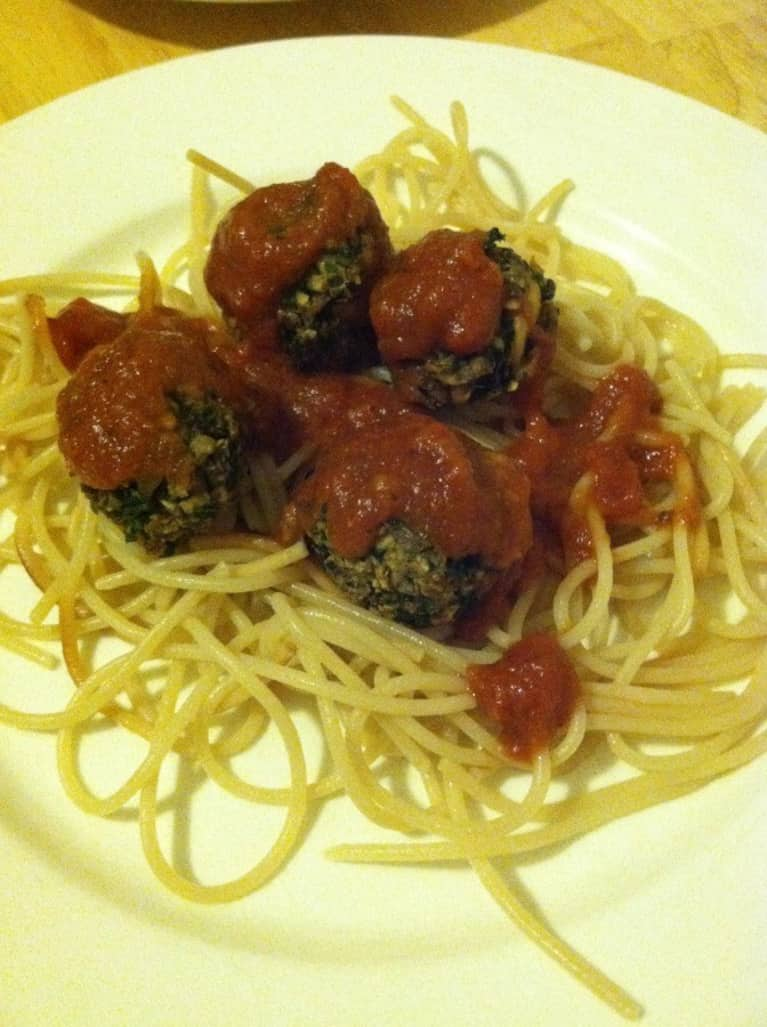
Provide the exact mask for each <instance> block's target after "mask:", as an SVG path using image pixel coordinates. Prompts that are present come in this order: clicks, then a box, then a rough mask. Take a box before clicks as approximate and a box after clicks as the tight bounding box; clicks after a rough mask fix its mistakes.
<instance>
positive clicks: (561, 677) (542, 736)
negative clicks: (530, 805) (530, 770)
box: [466, 633, 581, 763]
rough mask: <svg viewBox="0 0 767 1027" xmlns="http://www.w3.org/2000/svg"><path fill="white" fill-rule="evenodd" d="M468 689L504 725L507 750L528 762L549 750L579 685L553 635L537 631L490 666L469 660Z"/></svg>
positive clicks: (570, 712)
mask: <svg viewBox="0 0 767 1027" xmlns="http://www.w3.org/2000/svg"><path fill="white" fill-rule="evenodd" d="M466 678H467V681H468V685H469V690H470V692H471V693H472V695H473V696H474V698H475V699H476V700H477V706H478V708H479V709H480V710H481V711H482V713H484V714H485V716H487V717H488V718H489V719H490V720H492V721H494V722H495V723H496V724H498V726H499V728H500V741H501V744H502V746H503V748H504V750H505V751H506V752H507V753H508V755H509V756H511V757H512V758H513V759H515V760H519V761H520V762H523V763H529V762H530V761H531V760H532V759H533V757H534V756H535V755H536V753H538V752H541V751H543V750H544V749H548V748H551V746H552V745H554V744H555V742H556V741H557V738H558V737H559V736H560V735H561V734H562V732H563V731H564V729H565V728H566V726H567V724H568V723H569V721H570V718H571V717H572V715H573V712H574V711H575V707H576V705H577V702H578V699H579V697H580V694H581V685H580V681H579V680H578V675H577V674H576V672H575V668H574V667H573V664H572V661H571V660H570V658H569V656H568V655H567V653H566V652H565V651H564V649H563V648H562V647H561V645H560V644H559V642H558V641H557V640H556V638H554V637H553V636H552V635H547V634H543V633H540V634H533V635H528V636H527V637H526V638H523V639H521V640H520V641H519V642H516V643H515V644H514V645H512V646H511V647H510V648H509V649H508V650H507V651H506V652H505V653H504V654H503V656H502V657H501V658H500V659H499V660H497V661H496V662H495V663H491V664H476V663H475V664H470V665H469V667H468V669H467V671H466Z"/></svg>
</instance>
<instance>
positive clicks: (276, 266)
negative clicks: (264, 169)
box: [205, 163, 391, 370]
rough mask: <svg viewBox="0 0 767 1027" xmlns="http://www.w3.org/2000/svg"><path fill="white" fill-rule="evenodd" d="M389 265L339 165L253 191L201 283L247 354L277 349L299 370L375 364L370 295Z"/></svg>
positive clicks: (371, 213)
mask: <svg viewBox="0 0 767 1027" xmlns="http://www.w3.org/2000/svg"><path fill="white" fill-rule="evenodd" d="M390 257H391V244H390V241H389V232H388V229H387V227H386V225H385V224H384V222H383V220H382V218H381V215H380V213H379V211H378V207H377V206H376V204H375V201H374V200H373V198H372V196H371V195H370V194H369V193H368V192H367V191H366V190H365V189H363V188H362V186H361V185H360V184H359V183H358V181H357V179H356V178H355V177H354V175H353V174H352V173H351V172H350V171H348V170H347V169H346V168H344V167H342V166H341V165H339V164H334V163H328V164H324V165H323V166H322V167H321V168H320V169H319V171H318V172H317V173H316V175H314V177H313V178H310V179H306V180H303V181H297V182H284V183H278V184H275V185H269V186H265V187H264V188H260V189H256V190H255V191H254V192H252V193H251V194H250V195H249V196H247V197H246V198H245V199H244V200H242V201H241V202H240V203H238V204H236V205H235V206H234V207H233V208H232V209H231V210H230V211H229V212H228V214H226V215H225V216H224V218H223V219H222V221H221V222H220V224H219V225H218V228H217V230H216V232H215V235H214V237H213V241H212V244H211V248H210V253H209V256H208V260H207V263H206V267H205V283H206V285H207V288H208V291H209V292H210V294H211V296H212V297H213V298H214V299H215V300H216V302H217V303H218V304H219V306H220V307H221V310H222V312H223V314H224V317H225V318H226V319H227V321H228V322H229V324H230V325H231V326H232V327H233V328H234V329H235V331H236V332H237V333H238V334H239V335H240V336H241V337H243V338H244V339H245V340H246V341H247V342H248V345H249V346H250V347H251V348H252V349H275V348H282V349H283V350H284V351H285V352H286V353H287V354H288V356H289V357H290V359H291V361H292V362H293V364H294V365H295V366H296V367H297V368H299V369H301V370H319V369H323V368H332V369H350V368H359V367H363V366H369V365H370V364H371V363H374V362H375V358H376V350H375V344H374V338H373V333H372V329H371V327H370V321H369V314H368V301H369V295H370V289H371V286H372V283H373V282H374V280H375V279H376V278H377V277H378V275H379V274H380V273H381V272H382V271H383V269H384V268H385V267H386V266H387V264H388V262H389V260H390Z"/></svg>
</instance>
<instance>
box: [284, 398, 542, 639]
mask: <svg viewBox="0 0 767 1027" xmlns="http://www.w3.org/2000/svg"><path fill="white" fill-rule="evenodd" d="M289 515H290V516H291V517H292V518H293V520H294V532H295V533H298V532H302V533H303V534H304V536H305V538H306V540H307V544H308V546H309V548H310V550H311V551H312V552H313V554H314V555H315V556H316V558H317V559H318V560H319V562H320V563H321V564H322V566H323V567H324V569H325V570H326V571H327V573H328V574H329V575H330V577H331V578H333V579H334V580H335V582H336V583H337V584H338V585H339V587H340V588H341V589H342V590H343V591H344V592H346V593H347V594H348V595H349V596H350V597H351V598H352V599H354V600H355V601H356V602H358V603H360V604H361V605H362V606H365V607H367V608H369V609H372V610H375V611H377V612H378V613H380V614H382V615H383V616H385V617H388V618H390V619H393V620H397V621H400V622H402V623H406V624H411V625H413V626H416V627H426V626H430V625H436V624H447V623H451V622H452V621H454V620H455V618H456V617H457V616H458V615H459V614H460V613H461V612H462V611H463V610H465V609H466V608H467V607H468V606H469V605H470V604H471V603H473V602H474V601H476V600H477V599H478V598H480V597H481V596H483V595H484V594H485V593H486V592H487V591H488V590H489V589H490V587H491V586H492V585H493V583H494V582H495V581H496V579H497V577H498V575H499V574H501V573H502V572H504V571H507V570H508V569H509V568H511V567H512V566H513V565H514V564H515V563H517V562H518V561H520V560H521V559H522V557H523V556H524V554H525V553H526V552H527V550H528V548H529V546H530V544H531V539H532V527H531V521H530V513H529V486H528V482H527V479H526V477H525V475H524V474H522V473H520V471H519V469H518V468H517V467H516V465H515V464H514V463H513V462H512V461H511V460H509V459H508V458H507V457H506V456H505V455H504V454H502V453H493V452H490V451H487V450H483V449H481V448H480V447H479V446H477V445H476V444H475V443H473V442H472V441H470V440H469V439H467V438H465V437H463V436H461V435H459V434H458V433H456V432H454V431H452V430H451V429H450V428H448V427H447V426H446V425H444V424H441V423H440V422H438V421H436V420H434V419H432V418H430V417H428V416H427V415H425V414H420V413H402V414H400V415H399V416H397V417H393V418H389V419H386V420H383V421H381V422H379V423H377V424H375V425H370V426H368V427H367V428H365V429H361V430H359V431H355V432H352V433H350V434H347V435H345V436H343V437H341V438H339V439H338V440H337V441H336V442H335V443H334V444H333V445H332V446H329V447H328V448H327V449H325V450H323V451H322V452H321V453H320V455H319V458H318V460H317V464H316V466H315V468H314V471H313V473H312V475H311V476H310V477H309V478H308V479H307V480H306V481H305V482H304V483H303V484H302V485H301V486H300V487H299V489H298V490H297V492H296V494H295V496H294V497H293V501H292V504H291V507H290V508H289Z"/></svg>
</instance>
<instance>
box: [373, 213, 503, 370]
mask: <svg viewBox="0 0 767 1027" xmlns="http://www.w3.org/2000/svg"><path fill="white" fill-rule="evenodd" d="M485 238H486V233H484V232H456V231H453V230H451V229H448V228H443V229H438V230H436V231H434V232H430V233H429V234H428V235H426V236H425V237H424V238H423V239H422V240H420V241H419V242H417V243H415V244H414V245H413V246H411V247H409V248H408V249H407V250H403V251H402V252H401V253H399V254H398V255H397V257H396V258H395V261H394V264H393V266H392V268H391V270H390V271H389V272H388V273H387V274H386V275H384V276H383V278H381V279H380V280H379V282H378V283H377V284H376V286H375V287H374V289H373V292H372V294H371V298H370V316H371V320H372V322H373V327H374V328H375V331H376V336H377V338H378V348H379V350H380V352H381V356H382V357H383V359H384V362H385V363H387V364H396V363H400V362H402V361H406V360H423V359H424V357H426V356H428V355H429V354H430V353H433V352H434V351H435V350H446V351H448V352H450V353H455V354H458V355H461V356H464V355H467V354H471V353H476V352H478V351H479V350H482V349H484V348H485V347H486V346H487V345H488V344H489V343H490V341H491V340H492V338H493V336H494V335H495V334H496V331H497V329H498V325H499V322H500V317H501V311H502V308H503V300H504V281H503V275H502V273H501V270H500V268H499V267H498V265H497V264H496V263H495V262H494V261H493V260H491V259H490V257H488V256H487V254H486V253H485V250H484V243H485Z"/></svg>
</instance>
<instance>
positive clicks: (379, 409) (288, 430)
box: [234, 352, 411, 460]
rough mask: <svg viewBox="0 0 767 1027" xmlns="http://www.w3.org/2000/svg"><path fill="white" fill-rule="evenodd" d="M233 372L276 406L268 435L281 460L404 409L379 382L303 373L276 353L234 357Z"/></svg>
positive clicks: (387, 388) (322, 444) (405, 409)
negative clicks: (244, 357)
mask: <svg viewBox="0 0 767 1027" xmlns="http://www.w3.org/2000/svg"><path fill="white" fill-rule="evenodd" d="M234 370H235V373H236V374H237V375H238V377H240V378H241V380H242V381H243V383H244V385H245V386H246V387H247V388H248V389H252V390H255V391H256V392H258V393H261V394H262V395H263V394H265V395H267V396H268V397H270V401H271V403H272V405H273V407H274V408H275V409H276V411H277V413H276V419H275V427H274V430H273V432H272V433H271V434H270V444H271V450H272V452H273V454H274V455H275V456H276V458H277V459H278V460H284V459H286V458H287V457H288V456H290V454H291V453H293V452H294V451H295V450H296V449H298V448H299V447H300V446H303V445H306V444H315V445H317V446H323V447H324V446H327V445H329V444H331V443H333V442H334V441H335V440H336V439H338V438H339V437H340V436H341V435H344V434H346V433H347V432H350V431H356V430H357V429H360V428H365V427H367V426H369V425H373V424H376V423H378V422H379V421H381V420H384V419H386V418H389V417H396V416H398V415H399V414H402V413H405V412H407V411H409V410H410V409H411V408H410V406H409V405H408V404H407V403H406V402H405V401H404V400H403V399H402V398H401V396H400V395H399V394H398V393H397V392H395V390H394V389H392V388H391V387H390V386H389V385H386V384H385V383H384V382H380V381H375V380H373V379H371V378H365V377H363V376H361V375H354V374H340V373H334V372H323V373H319V374H302V373H301V372H299V371H296V370H295V369H294V368H293V367H292V365H291V363H290V361H289V360H288V358H287V357H286V356H284V355H283V354H281V353H274V352H257V353H252V354H250V355H249V356H248V357H247V358H246V359H245V360H244V361H241V360H240V358H239V357H238V358H237V363H236V364H235V366H234Z"/></svg>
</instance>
